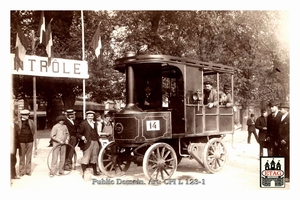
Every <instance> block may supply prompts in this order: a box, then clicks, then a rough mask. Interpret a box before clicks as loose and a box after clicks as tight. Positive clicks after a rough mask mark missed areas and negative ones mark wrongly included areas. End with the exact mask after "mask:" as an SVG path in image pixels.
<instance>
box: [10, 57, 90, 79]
mask: <svg viewBox="0 0 300 200" xmlns="http://www.w3.org/2000/svg"><path fill="white" fill-rule="evenodd" d="M10 55H11V72H12V74H17V75H31V76H49V77H67V78H82V79H87V78H89V74H88V64H87V61H80V60H69V59H62V58H52V60H51V63H50V65H48V58H47V57H40V56H29V55H25V58H24V62H23V68H19V69H16V66H15V64H14V58H15V54H10Z"/></svg>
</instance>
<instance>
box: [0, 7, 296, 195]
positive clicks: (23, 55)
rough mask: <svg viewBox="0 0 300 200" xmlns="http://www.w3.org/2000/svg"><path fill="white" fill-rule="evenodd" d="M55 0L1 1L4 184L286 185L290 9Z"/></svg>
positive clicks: (117, 188)
mask: <svg viewBox="0 0 300 200" xmlns="http://www.w3.org/2000/svg"><path fill="white" fill-rule="evenodd" d="M106 3H107V2H106ZM123 3H124V2H123ZM190 4H191V3H190ZM27 7H28V6H27ZM52 7H53V6H52ZM52 7H51V6H50V7H49V8H50V9H49V8H48V9H46V8H44V7H42V8H39V9H34V8H35V6H33V9H32V8H30V6H29V7H28V8H29V9H13V8H11V9H9V11H8V12H6V13H7V14H8V15H9V16H8V21H9V23H8V25H9V26H10V32H9V39H10V40H9V46H10V55H9V57H7V58H9V60H8V61H9V62H8V65H9V66H6V68H7V69H9V70H8V82H7V84H5V87H8V89H7V90H8V91H9V94H10V95H9V106H8V105H5V110H9V118H8V119H7V120H8V122H7V124H9V129H8V131H9V132H10V134H6V135H10V138H8V139H10V143H9V145H8V146H7V147H6V148H7V149H9V150H10V165H8V166H9V167H8V166H7V169H9V170H10V172H9V174H10V176H9V177H8V178H9V181H5V187H7V188H8V190H9V191H10V194H11V195H20V196H22V195H21V194H22V192H29V191H37V192H38V191H46V192H47V193H45V194H44V195H45V196H46V195H47V196H48V195H49V197H50V196H52V194H51V191H53V192H55V191H57V192H58V193H57V194H58V195H59V194H60V192H62V195H63V196H61V197H62V198H63V197H69V198H71V197H72V198H73V196H74V198H79V197H80V198H90V195H86V192H91V194H94V193H95V194H97V193H99V194H100V196H99V198H103V197H105V198H106V197H108V198H114V197H119V198H120V197H121V198H122V197H123V196H125V197H124V198H128V197H130V198H135V197H137V198H147V196H149V195H153V197H154V195H155V197H156V196H160V195H162V196H161V197H164V198H173V197H179V196H177V193H179V194H178V195H180V196H182V197H188V196H191V197H199V198H201V196H203V197H204V198H205V197H208V196H209V195H212V197H213V196H215V197H218V196H221V197H222V191H224V192H229V191H239V192H243V191H251V192H252V191H253V192H264V191H267V192H270V193H273V192H282V193H283V194H284V195H285V196H286V193H290V192H291V190H292V189H294V188H295V187H296V183H297V181H298V180H297V179H298V178H297V177H294V174H296V173H293V172H294V171H293V170H291V163H292V162H293V159H290V155H291V154H292V153H291V151H293V152H294V151H295V150H292V149H293V148H294V146H293V145H292V144H291V143H290V105H291V84H290V82H291V80H290V78H291V75H292V72H291V63H292V62H291V46H292V44H291V36H290V34H291V26H292V25H291V21H292V17H293V16H294V15H292V12H291V10H289V9H288V8H289V6H286V7H282V8H280V7H279V6H277V7H275V8H273V7H272V6H270V8H267V7H262V9H252V8H249V9H247V7H245V8H244V9H241V8H237V9H236V7H234V6H233V8H232V9H230V6H229V9H227V8H225V9H220V8H219V7H217V6H216V7H215V8H214V6H212V7H209V8H208V7H207V8H206V7H205V6H203V8H202V7H201V6H199V5H198V4H197V6H196V7H195V8H194V9H193V6H189V7H188V8H189V9H183V10H182V9H179V8H180V7H179V8H178V9H167V8H166V9H165V8H164V6H163V9H152V7H151V6H150V7H149V8H144V7H143V9H130V6H128V5H127V6H126V9H124V8H121V9H113V8H114V7H112V8H111V9H110V8H106V9H103V7H101V3H99V6H92V7H91V5H90V6H88V8H87V9H85V6H83V8H78V9H77V8H76V9H65V7H63V6H62V7H61V8H59V7H58V9H57V8H56V7H55V8H53V9H52ZM70 7H71V8H72V6H70ZM127 8H128V9H127ZM5 52H7V49H6V50H5ZM295 113H296V111H295ZM292 137H294V136H292ZM290 146H293V148H290ZM290 171H292V177H290ZM7 174H8V172H7ZM290 179H291V180H290ZM218 191H220V192H218ZM201 193H202V195H201ZM282 193H280V194H282ZM225 194H226V193H224V197H226V196H228V195H227V194H226V195H225ZM91 196H92V195H91ZM94 197H96V196H94ZM203 197H202V198H203ZM278 197H280V195H279V196H278ZM150 198H151V197H150Z"/></svg>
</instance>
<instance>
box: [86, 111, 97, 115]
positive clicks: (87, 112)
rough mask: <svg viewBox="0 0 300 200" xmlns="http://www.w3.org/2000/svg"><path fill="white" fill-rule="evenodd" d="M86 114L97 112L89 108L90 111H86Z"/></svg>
mask: <svg viewBox="0 0 300 200" xmlns="http://www.w3.org/2000/svg"><path fill="white" fill-rule="evenodd" d="M85 114H93V115H95V112H94V111H92V110H88V111H86V113H85Z"/></svg>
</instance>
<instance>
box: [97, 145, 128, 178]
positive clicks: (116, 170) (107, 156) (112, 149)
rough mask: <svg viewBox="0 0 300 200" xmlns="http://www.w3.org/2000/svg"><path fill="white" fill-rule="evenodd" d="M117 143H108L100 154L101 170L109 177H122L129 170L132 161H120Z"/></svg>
mask: <svg viewBox="0 0 300 200" xmlns="http://www.w3.org/2000/svg"><path fill="white" fill-rule="evenodd" d="M119 153H120V152H118V150H117V145H116V143H115V142H110V143H108V144H107V145H106V146H105V147H103V148H102V149H101V151H100V153H99V168H100V171H101V172H102V173H104V174H105V175H107V176H108V177H118V176H122V175H124V174H125V173H126V171H127V170H128V169H129V166H130V163H131V161H120V160H119V159H118V156H119Z"/></svg>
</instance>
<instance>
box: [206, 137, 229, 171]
mask: <svg viewBox="0 0 300 200" xmlns="http://www.w3.org/2000/svg"><path fill="white" fill-rule="evenodd" d="M203 153H204V158H203V159H204V166H205V168H206V169H207V170H208V171H209V172H210V173H217V172H219V171H220V170H222V169H223V167H224V165H225V163H226V161H227V149H226V146H225V145H224V143H223V142H222V140H221V139H218V138H213V139H211V140H209V141H208V143H207V144H206V146H205V148H204V152H203Z"/></svg>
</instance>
